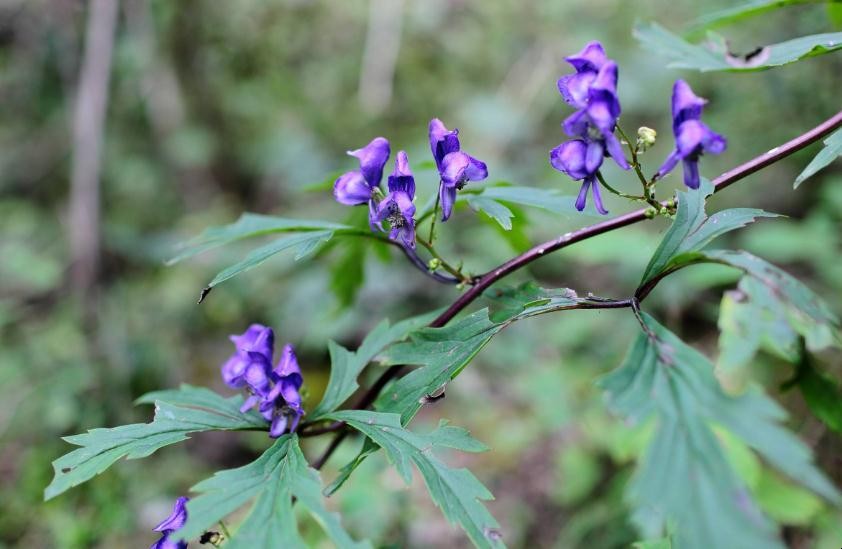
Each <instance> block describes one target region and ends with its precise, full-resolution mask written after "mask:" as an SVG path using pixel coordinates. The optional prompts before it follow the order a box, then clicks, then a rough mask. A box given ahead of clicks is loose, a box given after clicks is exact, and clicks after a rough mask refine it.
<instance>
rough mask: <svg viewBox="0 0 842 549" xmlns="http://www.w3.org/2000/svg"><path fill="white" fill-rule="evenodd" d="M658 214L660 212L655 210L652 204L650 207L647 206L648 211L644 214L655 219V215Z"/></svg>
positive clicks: (647, 217)
mask: <svg viewBox="0 0 842 549" xmlns="http://www.w3.org/2000/svg"><path fill="white" fill-rule="evenodd" d="M657 214H658V212H656V211H655V208H653V207H651V206H650V207H648V208H646V211H645V212H643V215H644V216H646V219H654V217H655V216H656V215H657Z"/></svg>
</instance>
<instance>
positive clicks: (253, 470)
mask: <svg viewBox="0 0 842 549" xmlns="http://www.w3.org/2000/svg"><path fill="white" fill-rule="evenodd" d="M192 491H194V492H199V495H198V496H196V497H194V498H192V499H191V500H190V501H189V502H188V503H187V523H186V524H185V525H184V527H183V528H181V529H180V530H178V531H176V532H175V533H173V534H172V538H173V539H186V540H190V539H194V538H196V537H199V536H200V535H201V534H202V533H203V532H204V531H206V530H207V529H209V528H212V527H213V526H214V525H215V524H216V523H217V522H219V521H220V520H221V519H223V518H225V517H226V516H227V515H229V514H231V513H233V512H234V511H236V510H237V509H238V508H240V507H241V506H243V505H244V504H245V503H247V502H248V501H249V500H252V499H256V501H255V503H254V505H253V506H252V508H251V511H250V512H249V514H248V516H247V517H246V518H245V520H244V521H243V522H242V524H240V526H239V527H238V528H237V530H236V531H235V532H234V533H233V535H232V538H231V539H230V540H229V541H228V542H227V543H226V547H230V548H243V549H246V548H252V547H306V544H305V543H304V541H303V540H302V539H301V537H300V535H299V534H298V528H297V526H296V520H295V514H294V513H293V509H292V498H296V500H297V501H298V503H299V505H302V506H303V507H304V508H305V509H307V511H309V512H310V514H312V515H313V518H315V519H316V522H318V523H319V524H320V525H321V526H322V528H324V530H325V532H326V533H327V535H328V536H329V537H330V539H331V540H333V542H334V543H335V544H336V545H337V546H338V547H341V548H345V547H348V548H358V547H369V544H368V543H359V542H355V541H354V540H353V539H351V536H349V535H348V533H347V532H346V531H345V530H344V529H343V528H342V525H341V523H340V521H339V517H338V515H336V514H335V513H330V512H328V511H327V509H326V508H325V506H324V501H323V499H322V495H321V481H320V479H319V474H318V472H317V471H316V470H315V469H312V468H310V467H309V466H308V465H307V461H306V459H305V458H304V455H303V454H302V453H301V449H300V448H299V447H298V437H297V436H295V435H292V436H290V435H284V436H282V437H280V438H279V439H278V440H277V441H275V444H273V445H272V447H270V448H269V449H268V450H266V451H265V452H264V453H263V454H262V455H261V456H260V457H259V458H257V460H255V461H253V462H252V463H249V464H248V465H244V466H243V467H238V468H236V469H228V470H226V471H220V472H218V473H216V474H215V475H214V476H213V477H211V478H209V479H206V480H204V481H202V482H200V483H199V484H197V485H196V486H194V487H193V488H192Z"/></svg>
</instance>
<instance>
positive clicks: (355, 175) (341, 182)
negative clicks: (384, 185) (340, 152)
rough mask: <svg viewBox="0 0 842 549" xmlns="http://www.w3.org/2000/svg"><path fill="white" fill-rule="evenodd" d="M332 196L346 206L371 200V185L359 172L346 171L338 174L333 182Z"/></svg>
mask: <svg viewBox="0 0 842 549" xmlns="http://www.w3.org/2000/svg"><path fill="white" fill-rule="evenodd" d="M333 196H334V197H336V201H337V202H339V203H340V204H345V205H346V206H357V205H359V204H365V203H366V202H368V201H369V200H371V187H369V186H368V183H366V180H365V178H364V177H363V174H362V173H361V172H356V171H354V172H348V173H344V174H342V175H340V176H339V178H338V179H337V180H336V182H335V183H334V184H333Z"/></svg>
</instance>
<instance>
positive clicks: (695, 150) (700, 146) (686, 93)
mask: <svg viewBox="0 0 842 549" xmlns="http://www.w3.org/2000/svg"><path fill="white" fill-rule="evenodd" d="M705 103H707V101H706V100H704V99H702V98H701V97H698V96H697V95H696V94H694V93H693V90H692V89H690V85H689V84H687V82H685V81H684V80H676V81H675V85H674V86H673V88H672V131H673V133H674V134H675V150H673V151H672V152H671V153H670V155H669V156H668V157H667V159H666V160H665V161H664V164H663V166H661V168H660V169H659V170H658V174H657V175H656V178H658V179H660V178H662V177H664V176H665V175H667V174H668V173H669V172H671V171H672V169H673V168H674V167H675V165H676V164H677V163H678V161H679V160H682V161H683V163H684V184H685V185H687V186H688V187H690V188H691V189H698V188H699V157H700V156H702V154H704V153H710V154H719V153H721V152H722V151H724V150H725V147H726V146H727V141H726V140H725V138H724V137H723V136H721V135H719V134H718V133H716V132H714V131H713V130H711V129H710V128H708V127H707V125H706V124H705V123H704V122H702V121H701V117H702V107H703V106H704V104H705Z"/></svg>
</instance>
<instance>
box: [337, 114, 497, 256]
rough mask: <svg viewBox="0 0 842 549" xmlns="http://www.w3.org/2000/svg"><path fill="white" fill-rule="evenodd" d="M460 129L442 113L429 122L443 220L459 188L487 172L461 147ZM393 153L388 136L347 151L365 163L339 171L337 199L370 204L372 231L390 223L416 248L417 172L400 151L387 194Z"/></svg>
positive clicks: (398, 237)
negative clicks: (382, 185) (384, 184)
mask: <svg viewBox="0 0 842 549" xmlns="http://www.w3.org/2000/svg"><path fill="white" fill-rule="evenodd" d="M458 133H459V131H458V130H453V131H450V130H448V129H447V128H446V127H445V125H444V123H443V122H442V121H441V120H439V119H438V118H434V119H433V120H431V121H430V128H429V138H430V149H431V151H432V153H433V158H434V160H435V162H436V168H437V169H438V172H439V200H440V202H441V206H442V221H447V219H448V218H449V217H450V215H451V213H452V211H453V204H454V202H455V201H456V191H458V190H459V189H461V188H462V187H464V186H465V183H467V182H468V181H480V180H482V179H485V178H486V177H488V169H487V168H486V166H485V163H484V162H481V161H479V160H477V159H476V158H474V157H473V156H470V155H468V154H465V153H464V152H462V150H461V148H460V144H459V138H458V137H457V135H458ZM390 153H391V149H390V146H389V141H388V140H387V139H386V138H383V137H376V138H374V139H373V140H372V141H371V142H370V143H369V144H368V145H366V146H365V147H363V148H362V149H358V150H355V151H348V154H349V155H351V156H355V157H357V158H358V159H359V161H360V168H359V169H358V170H353V171H350V172H347V173H344V174H342V175H341V176H339V178H338V179H337V180H336V182H335V183H334V185H333V195H334V196H335V197H336V200H337V202H339V203H340V204H345V205H347V206H355V205H361V204H368V210H369V225H370V226H371V229H372V230H380V231H385V230H386V229H385V228H384V227H383V222H384V221H385V222H388V224H389V238H390V239H392V240H394V241H396V242H399V243H401V244H402V245H403V246H405V247H406V248H409V249H414V248H415V204H414V200H415V177H414V176H413V175H412V170H411V169H410V167H409V158H408V157H407V154H406V152H405V151H399V152H398V154H397V157H396V158H395V169H394V171H393V172H392V174H391V175H389V178H388V191H389V192H388V194H386V195H385V196H384V195H383V191H382V190H381V188H380V182H381V179H382V178H383V168H384V166H385V165H386V162H388V160H389V155H390Z"/></svg>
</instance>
